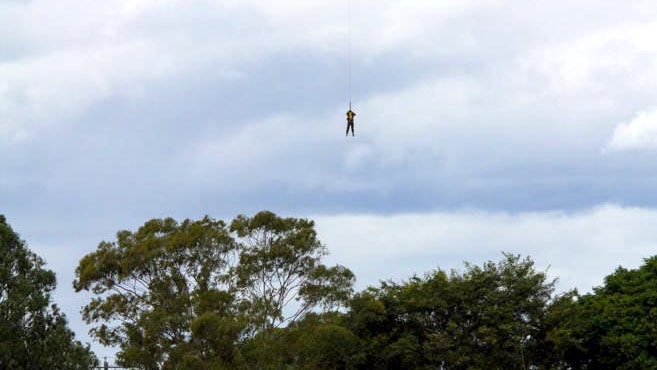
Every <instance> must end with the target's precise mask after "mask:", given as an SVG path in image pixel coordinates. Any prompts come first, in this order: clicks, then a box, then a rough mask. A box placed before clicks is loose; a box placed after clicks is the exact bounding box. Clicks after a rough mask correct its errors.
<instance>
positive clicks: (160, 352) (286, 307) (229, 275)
mask: <svg viewBox="0 0 657 370" xmlns="http://www.w3.org/2000/svg"><path fill="white" fill-rule="evenodd" d="M325 255H326V249H325V247H324V246H323V245H322V244H321V243H320V242H319V241H318V240H317V238H316V232H315V230H314V224H313V222H312V221H307V220H304V219H294V218H280V217H278V216H276V215H275V214H273V213H271V212H260V213H258V214H256V215H255V216H253V217H252V218H249V217H246V216H238V217H237V218H236V219H235V220H234V221H233V222H232V223H231V226H230V229H229V228H228V227H227V226H226V224H225V223H224V222H222V221H217V220H213V219H211V218H209V217H205V218H204V219H202V220H199V221H190V220H185V221H183V222H181V223H178V222H176V221H175V220H173V219H170V218H169V219H155V220H150V221H148V222H146V223H145V224H144V225H143V226H142V227H140V228H139V229H138V230H137V231H136V232H131V231H120V232H118V233H117V236H116V241H113V242H101V243H100V244H99V246H98V248H97V250H96V251H95V252H93V253H91V254H88V255H87V256H85V257H84V258H83V259H82V260H81V261H80V264H79V265H78V267H77V269H76V276H77V279H76V280H75V281H74V287H75V289H76V290H77V291H81V290H89V291H91V292H93V293H95V294H96V297H95V298H93V299H92V300H91V302H89V304H87V305H86V306H85V307H84V310H83V317H84V319H85V320H86V321H87V322H88V323H95V324H96V326H95V327H94V329H93V330H92V332H91V333H92V335H94V336H95V337H96V338H97V339H98V340H99V341H100V342H101V343H103V344H105V345H117V346H119V347H120V349H121V351H120V353H119V354H118V357H119V359H120V362H121V363H122V364H123V365H127V366H134V367H138V368H142V369H177V368H185V369H187V368H189V369H194V368H204V369H223V368H239V367H246V368H251V367H257V368H264V366H265V365H266V364H268V362H267V361H268V360H267V358H266V355H267V354H268V353H271V354H272V356H273V355H275V354H277V353H279V351H277V350H275V349H276V347H277V346H278V345H279V342H278V341H277V340H276V335H277V333H279V332H282V331H283V330H281V329H279V328H280V327H281V326H282V325H284V324H285V325H286V324H289V323H291V322H294V321H295V320H297V319H299V318H300V317H301V316H302V315H303V314H305V313H307V312H309V311H310V310H312V309H315V308H325V309H328V308H333V307H336V306H337V305H339V304H341V302H345V301H346V300H347V299H348V298H349V296H350V294H351V286H352V284H353V279H354V278H353V274H352V273H351V271H349V270H348V269H346V268H344V267H342V266H334V267H327V266H325V265H323V264H322V263H321V259H322V257H324V256H325ZM270 348H271V349H272V350H269V349H270ZM254 354H255V355H254ZM244 358H248V359H250V362H249V361H245V360H244Z"/></svg>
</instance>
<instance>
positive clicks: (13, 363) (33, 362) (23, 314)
mask: <svg viewBox="0 0 657 370" xmlns="http://www.w3.org/2000/svg"><path fill="white" fill-rule="evenodd" d="M44 266H45V262H44V261H43V260H42V259H41V258H39V257H38V256H37V255H36V254H34V253H33V252H31V251H30V250H29V249H28V248H27V246H26V244H25V242H24V241H22V240H21V239H20V238H19V236H18V235H17V234H16V233H15V232H14V231H13V230H12V228H11V227H10V226H9V224H7V222H6V219H5V217H4V216H2V215H0V369H18V370H21V369H25V370H27V369H84V370H87V369H89V368H90V367H91V366H93V365H95V364H97V359H96V357H95V356H94V355H93V353H92V352H91V351H90V349H89V347H88V346H86V347H85V346H83V345H82V344H81V343H80V342H79V341H76V340H75V338H74V337H75V336H74V334H73V332H72V331H71V330H70V329H68V327H67V322H66V318H65V316H64V314H63V313H62V312H61V311H60V310H59V308H58V307H57V305H55V304H53V303H52V297H51V293H52V292H53V290H54V289H55V285H56V279H55V274H54V272H52V271H50V270H47V269H45V268H44Z"/></svg>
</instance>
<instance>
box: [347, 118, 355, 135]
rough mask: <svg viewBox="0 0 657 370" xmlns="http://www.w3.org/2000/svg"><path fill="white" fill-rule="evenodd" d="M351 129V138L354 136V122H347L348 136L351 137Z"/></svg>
mask: <svg viewBox="0 0 657 370" xmlns="http://www.w3.org/2000/svg"><path fill="white" fill-rule="evenodd" d="M349 127H351V136H354V120H347V132H346V133H345V136H346V135H349Z"/></svg>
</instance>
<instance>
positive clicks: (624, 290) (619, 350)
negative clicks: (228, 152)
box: [32, 211, 657, 370]
mask: <svg viewBox="0 0 657 370" xmlns="http://www.w3.org/2000/svg"><path fill="white" fill-rule="evenodd" d="M327 253H328V252H327V248H326V247H325V246H324V245H323V244H322V243H321V242H320V241H319V240H318V238H317V233H316V231H315V225H314V223H313V221H311V220H306V219H298V218H283V217H279V216H277V215H275V214H274V213H271V212H267V211H263V212H259V213H257V214H255V215H253V216H251V217H248V216H244V215H239V216H237V217H236V218H235V219H233V220H232V221H231V222H229V223H225V222H223V221H220V220H214V219H212V218H210V217H205V218H203V219H201V220H197V221H193V220H184V221H182V222H178V221H176V220H173V219H171V218H167V219H154V220H150V221H148V222H146V223H145V224H144V225H143V226H141V227H139V228H138V229H137V230H136V231H125V230H124V231H119V232H118V233H117V234H116V240H114V241H110V242H101V243H100V244H99V245H98V247H97V249H96V250H95V251H94V252H92V253H90V254H88V255H87V256H85V257H84V258H83V259H82V260H81V261H80V263H79V265H78V267H77V269H76V280H75V281H74V286H75V288H76V289H77V290H78V291H81V290H88V291H91V292H92V293H93V294H94V295H95V296H94V298H93V299H92V300H91V301H90V302H89V303H88V304H87V305H86V306H85V307H84V310H83V316H84V319H85V320H86V321H87V322H88V323H91V324H93V325H94V328H93V330H92V335H93V336H95V337H96V338H97V339H98V340H99V341H100V342H101V343H103V344H107V345H113V346H118V347H119V348H120V352H119V354H118V357H119V359H120V363H121V364H123V365H126V366H131V367H135V368H139V369H427V370H428V369H441V370H462V369H463V370H465V369H468V370H470V369H472V370H476V369H520V370H528V369H535V370H567V369H596V370H597V369H601V370H607V369H609V370H611V369H624V370H630V369H632V370H633V369H637V370H639V369H641V370H643V369H657V350H656V349H655V348H656V347H655V343H657V334H656V333H657V327H656V326H655V316H656V315H657V293H656V292H657V257H651V258H648V259H646V261H645V263H644V265H642V266H641V267H640V268H639V269H636V270H627V269H624V268H619V269H618V270H616V271H615V272H614V273H613V274H611V275H609V276H608V277H607V278H606V279H605V281H604V284H603V285H602V286H600V287H598V288H596V289H594V291H593V292H591V293H589V294H585V295H579V294H578V293H577V291H575V290H572V291H566V292H563V293H560V294H555V280H550V279H548V277H547V274H546V272H544V271H538V270H537V269H536V268H535V266H534V262H533V261H532V260H531V259H530V258H529V257H521V256H519V255H513V254H503V256H502V258H501V259H500V260H499V261H487V262H484V263H482V264H481V265H475V264H471V263H466V264H465V268H464V269H463V270H461V271H459V270H450V271H446V270H442V269H440V268H438V269H436V270H434V271H432V272H430V273H427V274H425V275H423V276H412V277H410V278H409V279H408V280H405V281H382V282H381V283H380V284H379V285H378V286H370V287H368V288H366V289H364V290H362V291H360V292H357V293H355V294H354V292H353V289H352V286H353V283H354V279H355V278H354V275H353V273H352V272H351V271H350V270H349V269H347V268H346V267H344V266H340V265H336V266H327V265H325V264H324V262H323V259H324V257H325V256H326V255H327ZM51 278H53V277H52V276H49V275H48V274H44V275H43V276H41V277H39V278H36V277H35V278H33V279H32V280H34V281H35V282H40V284H44V285H43V287H42V288H41V289H42V290H44V291H48V289H49V288H48V287H49V286H50V285H48V284H49V283H48V282H49V281H50V280H49V279H51ZM35 348H36V347H35Z"/></svg>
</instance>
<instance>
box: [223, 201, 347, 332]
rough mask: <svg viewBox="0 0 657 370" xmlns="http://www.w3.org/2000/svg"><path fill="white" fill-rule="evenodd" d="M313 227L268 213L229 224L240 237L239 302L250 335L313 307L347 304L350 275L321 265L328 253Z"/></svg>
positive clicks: (338, 268) (237, 281)
mask: <svg viewBox="0 0 657 370" xmlns="http://www.w3.org/2000/svg"><path fill="white" fill-rule="evenodd" d="M314 226H315V225H314V222H313V221H309V220H306V219H296V218H281V217H278V216H276V215H275V214H274V213H272V212H267V211H263V212H260V213H258V214H256V215H255V216H253V217H251V218H249V217H246V216H243V215H240V216H237V218H235V220H233V222H232V223H231V226H230V230H231V231H233V232H235V233H236V234H237V237H238V238H239V241H238V243H239V244H238V245H239V249H240V263H239V265H238V266H237V267H236V269H235V273H236V285H237V287H238V292H239V293H238V299H240V300H241V301H242V302H243V303H244V308H245V309H246V311H247V314H248V316H250V317H252V318H253V325H255V326H254V327H252V328H251V329H252V330H253V331H254V332H261V333H266V332H267V331H270V330H272V329H274V328H277V327H280V326H281V325H284V324H287V323H289V322H291V321H294V320H296V319H298V318H300V317H301V316H302V315H304V314H305V313H307V312H309V311H310V310H312V309H313V308H315V307H318V306H320V307H323V308H333V307H336V306H338V305H340V304H342V303H346V302H347V300H348V298H349V297H350V296H351V293H352V285H353V282H354V275H353V273H352V272H351V271H350V270H349V269H347V268H345V267H344V266H340V265H337V266H333V267H328V266H326V265H324V264H322V263H321V260H322V258H323V257H324V256H326V255H327V250H326V247H325V246H324V245H322V244H321V242H320V241H319V240H318V239H317V232H316V231H315V229H314Z"/></svg>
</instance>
